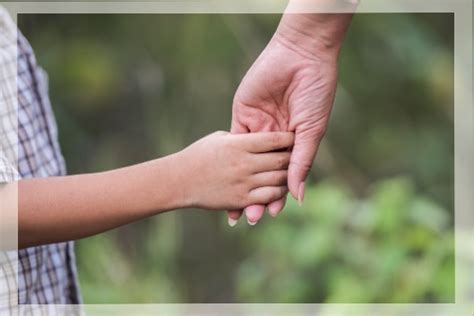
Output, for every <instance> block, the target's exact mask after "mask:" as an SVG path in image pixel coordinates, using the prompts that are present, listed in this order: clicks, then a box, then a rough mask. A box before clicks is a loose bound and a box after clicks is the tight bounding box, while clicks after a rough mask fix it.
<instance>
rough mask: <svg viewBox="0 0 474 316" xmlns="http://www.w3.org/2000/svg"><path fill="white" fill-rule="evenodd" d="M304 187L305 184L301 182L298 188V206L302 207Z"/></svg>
mask: <svg viewBox="0 0 474 316" xmlns="http://www.w3.org/2000/svg"><path fill="white" fill-rule="evenodd" d="M304 186H305V183H304V182H301V183H300V185H299V187H298V206H299V207H302V206H303V201H304Z"/></svg>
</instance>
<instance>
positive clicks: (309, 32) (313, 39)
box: [274, 13, 352, 62]
mask: <svg viewBox="0 0 474 316" xmlns="http://www.w3.org/2000/svg"><path fill="white" fill-rule="evenodd" d="M351 19H352V14H313V13H286V14H285V15H284V16H283V18H282V20H281V22H280V25H279V26H278V29H277V31H276V33H275V37H274V39H275V40H277V41H279V42H280V43H281V44H283V45H285V46H287V47H288V48H290V49H292V50H294V51H296V52H298V53H299V54H301V55H303V56H304V57H308V58H311V59H317V60H322V61H334V62H335V61H337V58H338V56H339V52H340V50H341V47H342V42H343V40H344V36H345V33H346V31H347V28H348V26H349V23H350V21H351Z"/></svg>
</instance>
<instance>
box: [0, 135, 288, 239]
mask: <svg viewBox="0 0 474 316" xmlns="http://www.w3.org/2000/svg"><path fill="white" fill-rule="evenodd" d="M293 142H294V135H293V134H292V133H261V134H247V135H231V134H229V133H227V132H216V133H214V134H211V135H209V136H207V137H205V138H203V139H201V140H199V141H197V142H196V143H194V144H192V145H191V146H189V147H188V148H186V149H184V150H183V151H181V152H179V153H177V154H174V155H170V156H167V157H164V158H161V159H156V160H153V161H149V162H145V163H142V164H138V165H134V166H130V167H126V168H122V169H117V170H112V171H107V172H101V173H94V174H84V175H76V176H65V177H50V178H40V179H27V180H20V181H19V182H18V183H17V184H18V216H19V218H18V223H19V234H18V236H19V240H18V242H19V248H26V247H30V246H37V245H43V244H48V243H56V242H61V241H67V240H76V239H79V238H83V237H87V236H91V235H94V234H97V233H100V232H103V231H106V230H109V229H112V228H115V227H118V226H121V225H124V224H128V223H131V222H134V221H137V220H140V219H143V218H145V217H148V216H152V215H155V214H159V213H161V212H165V211H170V210H174V209H178V208H190V207H199V208H206V209H211V210H220V209H228V208H241V207H244V206H245V205H249V204H266V203H269V202H270V201H273V200H277V199H280V198H281V197H283V196H284V195H286V193H287V191H288V190H287V187H286V185H285V183H286V181H287V171H286V169H287V167H288V164H289V160H290V154H289V153H286V152H273V151H276V150H280V149H282V148H287V147H289V146H291V145H292V144H293ZM15 185H16V184H9V185H7V186H4V187H1V188H0V190H2V192H8V190H10V191H15V190H11V189H12V186H15ZM3 211H5V210H2V212H3Z"/></svg>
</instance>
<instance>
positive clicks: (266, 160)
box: [251, 152, 291, 173]
mask: <svg viewBox="0 0 474 316" xmlns="http://www.w3.org/2000/svg"><path fill="white" fill-rule="evenodd" d="M290 158H291V153H289V152H275V153H266V154H258V155H253V157H252V163H251V167H252V171H253V172H255V173H258V172H265V171H273V170H283V169H285V170H286V169H288V166H289V164H290Z"/></svg>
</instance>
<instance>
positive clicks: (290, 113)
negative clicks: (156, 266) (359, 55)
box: [228, 14, 352, 225]
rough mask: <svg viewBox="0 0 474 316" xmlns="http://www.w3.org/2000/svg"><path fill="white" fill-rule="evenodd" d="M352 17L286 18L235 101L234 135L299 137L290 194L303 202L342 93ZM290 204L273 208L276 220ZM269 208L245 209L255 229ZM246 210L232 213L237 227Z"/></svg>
mask: <svg viewBox="0 0 474 316" xmlns="http://www.w3.org/2000/svg"><path fill="white" fill-rule="evenodd" d="M351 18H352V15H351V14H286V15H284V17H283V18H282V21H281V22H280V25H279V27H278V30H277V32H276V33H275V35H274V37H273V38H272V39H271V41H270V42H269V44H268V45H267V47H266V48H265V50H264V51H263V52H262V54H261V55H260V56H259V57H258V58H257V60H256V61H255V63H254V64H253V65H252V67H251V68H250V70H249V71H248V72H247V74H246V75H245V77H244V79H243V80H242V82H241V84H240V86H239V88H238V89H237V92H236V94H235V97H234V102H233V112H232V127H231V132H232V133H249V132H250V133H253V132H262V131H265V132H268V131H291V132H294V133H295V135H296V136H295V144H294V147H293V149H292V154H291V160H290V165H289V170H288V188H289V191H290V192H291V194H292V195H293V197H294V198H295V199H298V201H299V202H300V203H302V201H303V199H304V181H305V179H306V177H307V175H308V173H309V171H310V169H311V166H312V163H313V160H314V158H315V155H316V153H317V150H318V147H319V144H320V142H321V140H322V138H323V136H324V134H325V132H326V129H327V124H328V120H329V116H330V113H331V110H332V105H333V103H334V97H335V93H336V87H337V72H338V70H337V58H338V55H339V52H340V48H341V45H342V41H343V37H344V34H345V32H346V30H347V28H348V26H349V23H350V21H351ZM285 201H286V200H285V198H282V199H279V200H275V201H273V202H271V203H269V204H268V210H269V213H270V215H272V216H277V215H278V213H279V212H281V210H282V209H283V207H284V205H285ZM264 210H265V205H263V204H253V205H250V206H248V207H246V208H245V214H246V216H247V221H248V222H249V224H250V225H255V224H256V223H257V222H258V221H259V220H260V218H261V217H262V216H263V213H264ZM241 214H242V210H240V209H236V210H231V211H229V213H228V216H229V218H230V219H231V220H230V221H229V223H232V224H234V223H235V221H236V220H238V218H239V217H240V216H241Z"/></svg>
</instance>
